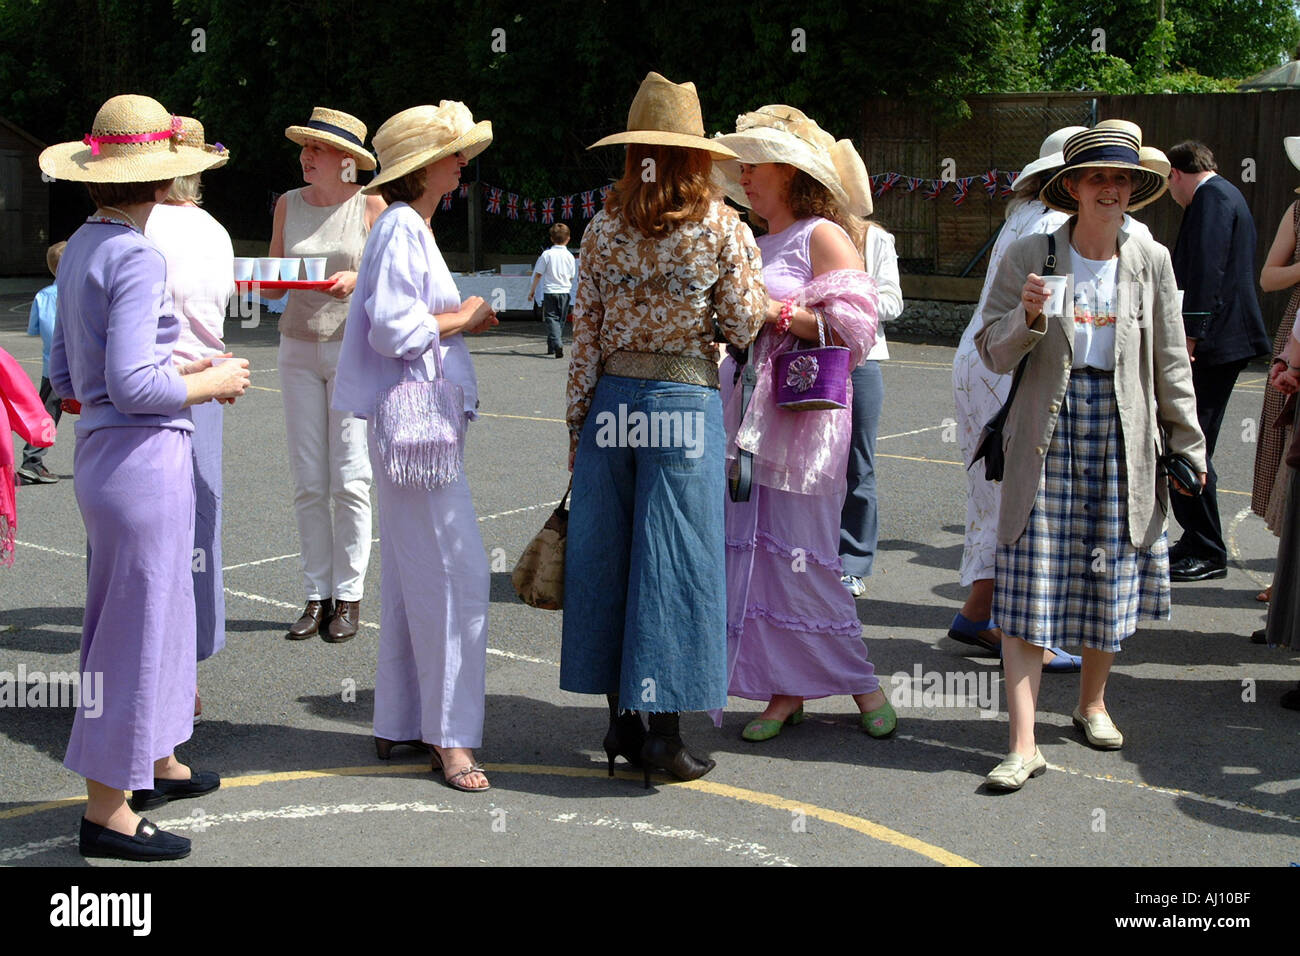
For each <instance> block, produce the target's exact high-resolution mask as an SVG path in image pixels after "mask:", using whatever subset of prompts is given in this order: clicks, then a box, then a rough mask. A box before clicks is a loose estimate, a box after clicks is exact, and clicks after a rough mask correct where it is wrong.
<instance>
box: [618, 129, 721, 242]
mask: <svg viewBox="0 0 1300 956" xmlns="http://www.w3.org/2000/svg"><path fill="white" fill-rule="evenodd" d="M712 173H713V157H712V156H710V155H709V154H708V153H707V152H705V151H704V150H702V149H689V148H687V147H683V146H648V145H645V144H642V143H632V144H630V145H629V146H628V148H627V163H626V164H625V165H624V167H623V178H622V179H620V180H619V181H618V182H617V183H615V184H614V188H613V189H612V190H610V193H609V196H608V197H606V199H605V211H606V212H607V213H609V214H610V215H611V216H612V215H615V214H617V213H621V214H622V216H623V219H624V220H626V221H627V223H628V224H629V225H631V226H632V227H634V228H635V229H637V230H638V231H640V232H641V233H643V234H644V235H646V236H649V237H651V238H654V239H661V238H663V237H664V236H666V235H668V233H669V232H671V231H672V230H673V229H675V228H676V227H677V225H678V224H679V223H682V222H699V221H700V220H702V219H703V218H704V216H705V215H706V214H707V213H708V211H709V203H710V202H711V201H712V200H713V199H714V198H715V197H716V195H717V190H716V188H715V187H714V185H713V180H712V178H711V176H712Z"/></svg>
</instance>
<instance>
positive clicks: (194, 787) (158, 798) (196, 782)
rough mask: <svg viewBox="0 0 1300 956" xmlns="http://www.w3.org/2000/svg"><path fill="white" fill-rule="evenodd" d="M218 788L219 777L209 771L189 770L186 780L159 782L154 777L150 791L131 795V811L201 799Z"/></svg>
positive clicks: (139, 791)
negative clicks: (195, 798) (177, 801)
mask: <svg viewBox="0 0 1300 956" xmlns="http://www.w3.org/2000/svg"><path fill="white" fill-rule="evenodd" d="M220 786H221V777H220V776H218V775H217V774H215V773H213V772H212V771H211V770H191V771H190V779H188V780H160V779H158V778H157V777H155V778H154V781H153V789H152V790H136V791H135V792H133V793H132V794H131V809H132V810H134V811H135V812H136V813H139V812H140V811H141V810H153V809H154V808H156V807H161V806H162V805H163V804H164V803H170V802H171V801H173V800H188V799H189V798H190V797H201V796H203V794H205V793H211V792H212V791H213V790H216V789H217V788H218V787H220Z"/></svg>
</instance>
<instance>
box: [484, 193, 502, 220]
mask: <svg viewBox="0 0 1300 956" xmlns="http://www.w3.org/2000/svg"><path fill="white" fill-rule="evenodd" d="M487 211H488V212H492V213H496V214H497V215H498V216H499V215H501V187H500V186H491V187H489V188H488V194H487Z"/></svg>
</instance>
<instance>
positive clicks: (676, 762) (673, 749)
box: [641, 712, 717, 790]
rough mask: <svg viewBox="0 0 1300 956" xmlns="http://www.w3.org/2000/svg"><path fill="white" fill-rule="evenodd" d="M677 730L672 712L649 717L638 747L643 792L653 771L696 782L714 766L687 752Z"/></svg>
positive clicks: (677, 718)
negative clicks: (643, 742)
mask: <svg viewBox="0 0 1300 956" xmlns="http://www.w3.org/2000/svg"><path fill="white" fill-rule="evenodd" d="M678 728H679V715H678V714H677V713H676V712H670V713H664V714H651V715H650V733H649V735H648V736H647V737H646V739H645V745H644V746H643V747H642V748H641V765H642V766H641V770H642V772H643V773H644V774H645V786H646V789H647V790H649V789H650V773H651V771H653V770H663V771H664V772H666V773H670V774H672V775H673V776H674V777H676V778H677V779H678V780H698V779H699V778H700V777H703V776H704V775H705V774H706V773H708V772H709V771H710V770H712V769H713V768H714V767H716V766H717V763H715V762H714V761H713V760H711V759H710V760H701V759H700V758H699V757H696V756H695V755H694V754H692V753H691V752H690V751H689V750H687V749H686V744H685V743H683V742H682V735H681V733H680V731H679V729H678Z"/></svg>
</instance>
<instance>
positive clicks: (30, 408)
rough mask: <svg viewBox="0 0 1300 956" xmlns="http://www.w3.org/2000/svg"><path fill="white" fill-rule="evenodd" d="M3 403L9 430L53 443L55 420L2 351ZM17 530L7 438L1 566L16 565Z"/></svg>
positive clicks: (1, 468) (0, 446)
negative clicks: (15, 536)
mask: <svg viewBox="0 0 1300 956" xmlns="http://www.w3.org/2000/svg"><path fill="white" fill-rule="evenodd" d="M0 404H2V405H3V407H4V412H5V420H6V421H7V422H8V426H7V428H6V431H16V432H17V433H18V434H19V435H20V436H22V438H23V440H24V441H26V442H28V443H29V444H32V445H39V446H40V447H42V448H48V447H49V446H50V445H53V444H54V420H53V419H52V418H50V416H49V415H47V414H46V413H45V406H44V405H43V404H42V403H41V396H40V394H39V393H38V392H37V391H36V386H34V385H33V384H32V380H31V379H30V378H28V377H27V373H26V372H24V371H23V367H22V366H21V365H19V364H18V360H17V359H15V358H14V357H13V356H12V355H10V354H9V353H8V352H6V351H5V350H4V349H0ZM17 530H18V503H17V500H16V498H15V496H14V448H13V442H11V441H9V440H8V439H7V438H6V439H5V440H4V441H0V565H3V566H5V567H7V566H9V565H11V564H13V563H14V534H15V532H16V531H17Z"/></svg>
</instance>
